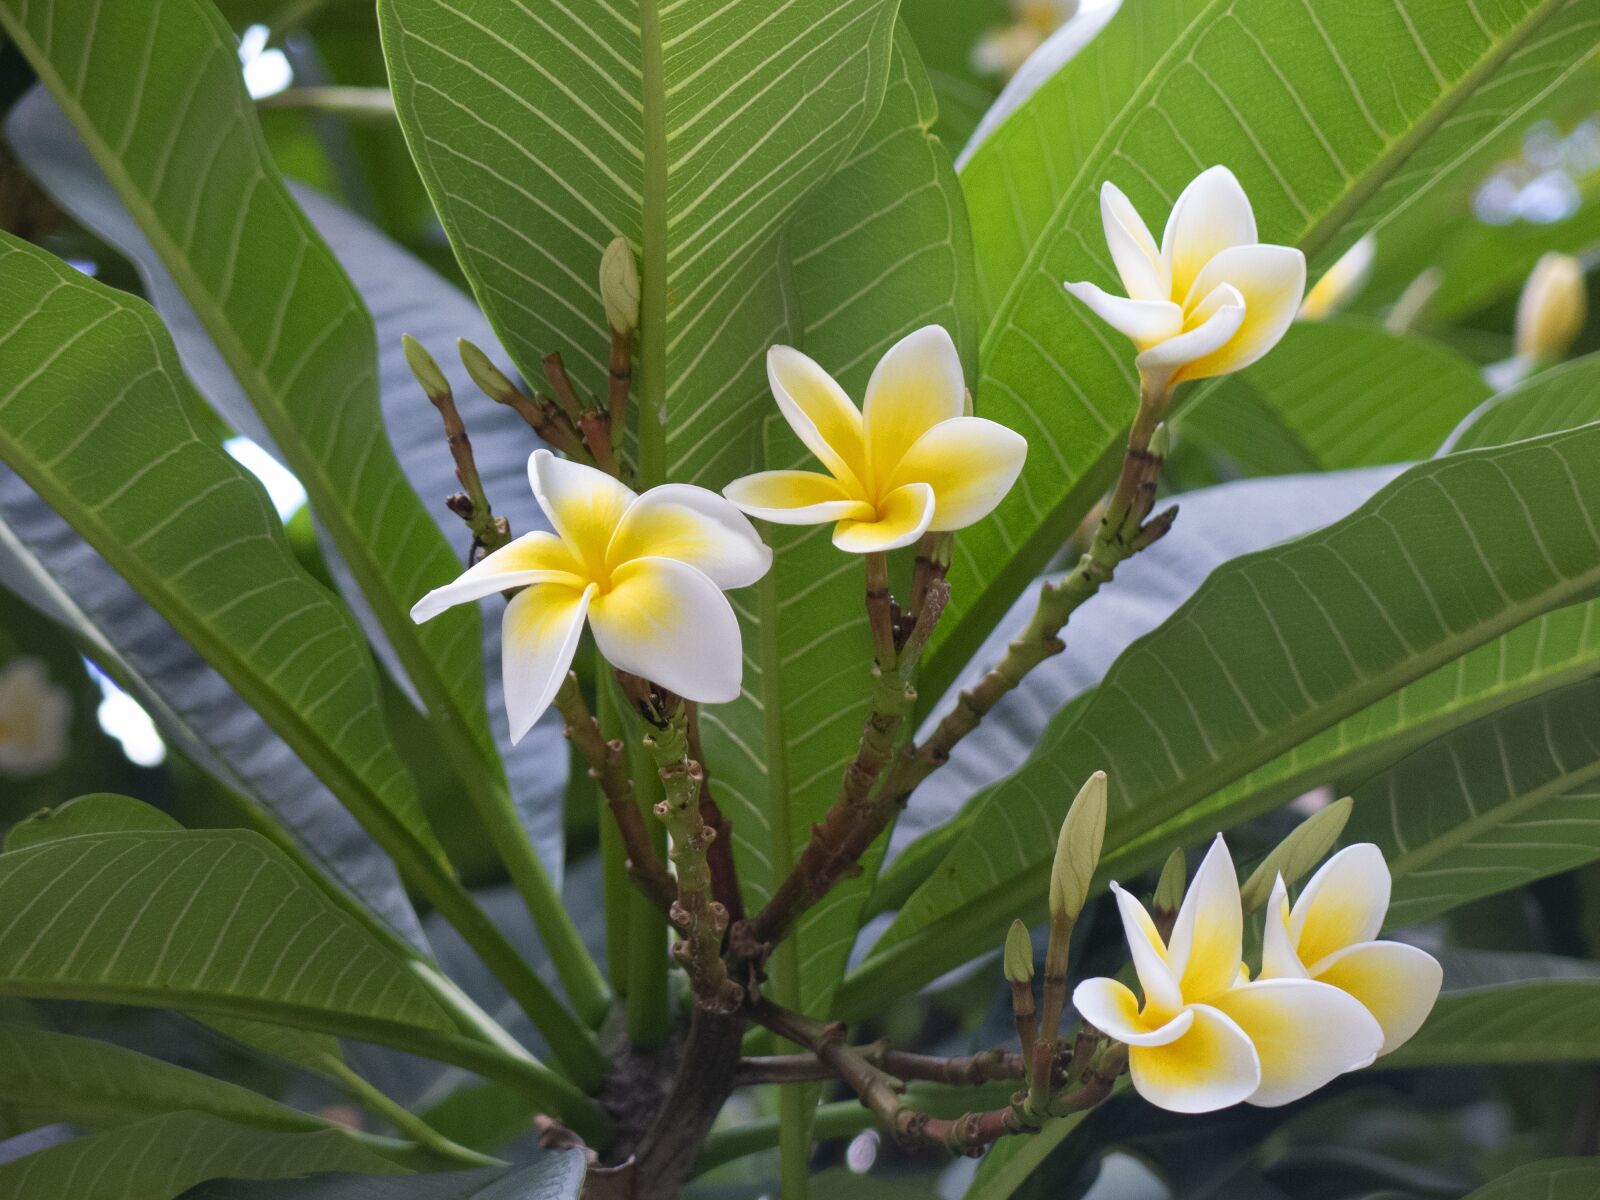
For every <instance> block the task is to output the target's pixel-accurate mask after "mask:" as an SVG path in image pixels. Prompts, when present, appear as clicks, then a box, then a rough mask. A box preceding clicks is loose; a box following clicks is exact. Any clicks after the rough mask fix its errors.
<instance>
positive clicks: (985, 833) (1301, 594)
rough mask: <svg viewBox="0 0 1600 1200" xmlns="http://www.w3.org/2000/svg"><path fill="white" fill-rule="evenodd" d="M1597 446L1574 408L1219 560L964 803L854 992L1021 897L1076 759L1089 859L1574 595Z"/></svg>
mask: <svg viewBox="0 0 1600 1200" xmlns="http://www.w3.org/2000/svg"><path fill="white" fill-rule="evenodd" d="M1597 453H1600V425H1591V426H1585V427H1584V428H1582V429H1579V430H1575V431H1570V432H1565V433H1558V434H1552V435H1548V436H1546V437H1542V438H1538V439H1534V440H1531V441H1526V442H1519V443H1516V444H1514V445H1512V446H1507V447H1503V448H1500V449H1495V450H1484V451H1475V452H1472V453H1468V454H1461V455H1453V456H1450V457H1448V458H1444V459H1439V460H1435V461H1433V462H1429V463H1424V464H1422V465H1420V466H1417V467H1414V468H1412V469H1411V470H1409V471H1407V472H1406V473H1405V474H1403V475H1402V476H1400V478H1399V479H1397V480H1396V481H1395V482H1394V483H1392V484H1390V485H1389V486H1388V487H1386V488H1384V489H1383V490H1382V491H1381V492H1379V493H1378V495H1377V496H1375V497H1374V498H1373V499H1372V500H1371V501H1369V502H1368V503H1367V504H1365V505H1364V506H1363V507H1362V508H1361V509H1360V510H1358V511H1357V512H1356V513H1354V514H1353V515H1351V516H1350V517H1348V518H1346V519H1344V520H1342V521H1339V522H1337V523H1336V524H1334V525H1332V526H1330V527H1328V528H1327V529H1324V530H1321V531H1319V532H1317V533H1313V534H1310V535H1308V536H1306V537H1303V538H1301V539H1299V540H1298V541H1295V542H1291V543H1289V544H1288V545H1285V546H1281V547H1277V548H1274V549H1271V550H1266V551H1263V552H1260V553H1257V554H1251V555H1246V556H1244V557H1242V558H1239V559H1235V560H1234V561H1232V562H1231V563H1229V564H1227V565H1225V566H1223V567H1221V568H1219V569H1218V570H1217V571H1216V572H1215V573H1214V574H1213V575H1212V576H1211V577H1210V578H1209V579H1208V580H1207V581H1206V583H1205V584H1204V585H1203V586H1202V587H1201V588H1200V590H1199V591H1198V592H1196V593H1195V595H1194V596H1193V598H1192V599H1190V600H1189V601H1188V602H1187V603H1186V604H1185V605H1184V606H1183V607H1182V608H1180V609H1179V610H1178V612H1177V613H1175V614H1174V615H1173V616H1172V617H1171V618H1170V619H1169V620H1168V621H1167V622H1166V623H1165V624H1163V625H1162V626H1161V627H1160V628H1159V629H1157V630H1156V631H1155V632H1154V633H1152V634H1150V635H1149V636H1147V637H1145V638H1143V639H1141V640H1140V641H1139V642H1136V643H1135V644H1134V645H1133V646H1131V647H1130V648H1129V649H1128V650H1127V652H1125V653H1124V654H1123V656H1122V657H1121V658H1120V659H1119V660H1118V661H1117V664H1116V665H1115V666H1114V667H1113V668H1112V670H1111V672H1110V673H1109V674H1108V675H1107V676H1106V678H1105V680H1104V682H1103V683H1102V684H1101V685H1100V688H1099V690H1098V691H1097V692H1096V693H1095V695H1094V697H1093V699H1092V700H1090V701H1089V703H1088V704H1087V705H1086V706H1084V708H1083V709H1082V710H1081V711H1080V712H1079V713H1078V714H1077V715H1076V717H1075V719H1073V720H1071V721H1070V722H1068V723H1064V724H1056V725H1054V726H1052V728H1051V729H1050V730H1049V731H1048V732H1047V733H1046V735H1045V737H1044V738H1043V739H1042V741H1041V742H1040V745H1039V747H1038V750H1037V752H1036V753H1035V755H1034V756H1033V758H1032V759H1031V760H1030V761H1029V762H1028V763H1027V764H1026V765H1025V766H1024V767H1023V768H1022V769H1021V770H1019V771H1018V772H1017V773H1016V774H1015V775H1013V776H1012V777H1011V778H1010V779H1008V780H1006V781H1004V782H1002V783H1001V784H1000V785H998V786H997V787H994V788H991V789H990V790H989V791H988V792H987V793H986V794H985V795H984V796H982V797H980V798H979V799H978V800H976V801H974V802H975V803H981V804H984V805H985V807H984V809H983V811H982V813H981V814H980V815H979V817H978V818H977V820H978V826H977V827H976V828H975V829H974V832H973V834H972V836H971V837H969V838H967V839H965V840H963V841H962V842H961V843H960V844H959V845H958V846H956V847H955V849H954V850H953V851H952V852H951V854H950V855H949V856H948V857H947V858H946V860H945V861H944V862H943V863H942V864H941V865H940V867H939V869H938V870H937V871H936V872H935V873H934V875H933V876H932V878H931V879H930V880H929V881H928V883H926V884H925V885H924V886H923V887H922V888H921V889H920V890H919V891H918V892H917V893H916V895H914V896H913V897H912V899H911V900H910V901H909V902H908V903H907V904H906V906H905V907H904V908H903V909H902V910H901V913H900V916H899V918H898V920H897V921H896V923H895V925H894V926H893V927H891V929H890V931H889V933H888V934H886V935H885V938H884V940H883V942H881V943H880V947H879V948H878V949H876V950H875V951H874V956H873V957H874V958H875V959H876V960H877V962H876V965H875V966H873V965H869V966H867V967H866V968H864V969H863V971H861V972H859V973H858V975H857V977H856V979H857V981H858V982H857V983H856V986H857V987H858V988H859V989H862V990H859V991H857V993H856V994H857V996H861V997H864V996H865V995H870V994H871V992H870V991H867V990H866V989H868V988H869V987H872V986H878V987H881V975H880V974H879V973H880V972H882V971H884V970H886V969H893V970H895V971H911V972H912V973H914V974H915V975H917V976H919V977H922V978H927V977H929V975H928V974H927V973H928V972H932V973H937V971H938V970H940V969H942V968H943V967H948V966H950V965H953V963H954V962H955V961H958V960H959V956H960V955H961V954H962V953H963V952H964V951H965V950H966V949H967V948H968V947H969V946H970V945H972V944H973V939H974V938H979V939H981V938H985V937H991V936H992V937H993V938H994V939H995V941H996V943H997V942H998V938H999V932H1000V930H1002V929H1003V927H1004V924H1005V922H1006V921H1007V920H1009V919H1010V918H1011V917H1012V916H1015V915H1017V914H1018V911H1019V910H1021V911H1023V912H1028V911H1032V910H1033V909H1034V908H1035V907H1037V906H1038V904H1039V902H1040V901H1041V900H1042V897H1043V895H1044V891H1045V883H1046V875H1047V872H1048V865H1049V861H1050V855H1051V852H1052V849H1053V846H1054V835H1055V831H1056V829H1057V826H1058V825H1059V822H1060V820H1061V817H1062V816H1063V814H1064V812H1065V809H1066V805H1067V803H1068V801H1069V800H1070V798H1071V797H1072V795H1073V794H1074V792H1075V790H1076V788H1077V787H1078V786H1079V784H1080V783H1081V781H1082V780H1083V779H1085V778H1087V777H1088V776H1089V775H1090V773H1092V772H1093V771H1095V770H1097V769H1105V770H1107V771H1108V772H1109V774H1110V777H1111V788H1112V791H1111V814H1110V823H1109V826H1108V829H1107V860H1108V861H1107V863H1106V864H1104V865H1105V866H1106V867H1107V868H1109V867H1110V866H1111V865H1112V864H1114V863H1115V858H1114V855H1115V852H1116V851H1117V850H1118V849H1120V848H1121V847H1123V846H1126V845H1128V844H1129V843H1130V842H1131V841H1132V840H1133V839H1135V838H1137V837H1139V836H1140V835H1142V834H1144V833H1147V832H1148V831H1150V830H1151V829H1154V828H1156V827H1157V826H1159V825H1160V824H1162V823H1163V822H1165V821H1168V820H1170V819H1171V818H1173V817H1174V816H1176V815H1178V814H1179V813H1180V812H1182V811H1183V810H1184V809H1185V808H1186V807H1187V806H1189V805H1190V804H1193V803H1194V802H1196V801H1198V800H1201V799H1203V798H1204V797H1205V796H1207V795H1209V794H1210V793H1211V792H1213V791H1215V790H1216V789H1217V788H1219V787H1221V786H1224V785H1226V784H1228V783H1230V782H1232V781H1233V780H1234V779H1237V778H1238V777H1240V776H1241V775H1243V774H1244V773H1245V772H1247V771H1249V770H1251V769H1253V768H1255V767H1257V766H1259V765H1261V764H1263V763H1265V762H1268V761H1270V760H1271V759H1272V758H1274V757H1276V756H1277V755H1280V754H1282V753H1284V752H1285V751H1287V750H1289V749H1291V748H1293V747H1294V746H1296V745H1298V744H1299V743H1300V742H1302V741H1304V740H1305V739H1306V738H1308V737H1310V736H1312V735H1314V734H1316V733H1318V732H1319V731H1321V730H1323V729H1326V728H1328V727H1329V726H1331V725H1332V724H1334V723H1335V722H1337V721H1339V720H1341V719H1343V718H1344V717H1346V716H1349V715H1350V714H1352V713H1355V712H1358V711H1360V710H1361V709H1363V708H1365V707H1366V706H1367V705H1369V704H1371V703H1373V702H1374V701H1376V700H1379V699H1381V698H1382V697H1383V696H1385V695H1388V694H1389V693H1391V692H1393V691H1395V690H1396V689H1398V688H1400V687H1403V686H1404V685H1405V684H1407V683H1410V682H1411V681H1413V680H1415V679H1418V678H1420V677H1422V676H1423V675H1426V674H1427V673H1429V672H1430V671H1433V670H1435V669H1437V668H1439V667H1441V666H1443V665H1444V664H1446V663H1448V662H1450V661H1452V660H1454V659H1456V658H1458V657H1460V656H1461V655H1462V654H1465V653H1467V652H1468V651H1470V650H1472V649H1473V648H1475V647H1477V646H1479V645H1482V644H1484V643H1485V642H1487V641H1490V640H1492V639H1493V638H1496V637H1498V636H1500V635H1501V634H1504V633H1506V632H1508V631H1509V630H1511V629H1514V628H1515V627H1516V626H1518V625H1520V624H1522V623H1523V622H1525V621H1528V620H1530V619H1532V618H1534V617H1537V616H1538V615H1540V614H1541V613H1543V612H1547V611H1549V610H1551V609H1554V608H1558V607H1560V606H1562V605H1565V604H1569V603H1571V602H1573V601H1576V600H1580V599H1583V598H1585V597H1586V596H1588V595H1589V594H1591V593H1592V592H1593V590H1594V588H1595V587H1596V585H1597V584H1600V555H1597V553H1596V551H1597V549H1600V537H1597V534H1596V532H1595V531H1596V528H1597V526H1600V522H1597V519H1596V518H1597V515H1600V477H1597V476H1596V475H1595V473H1594V472H1593V471H1591V470H1588V469H1587V466H1586V464H1587V463H1589V462H1591V461H1592V456H1593V455H1595V454H1597ZM957 927H959V928H960V929H961V930H962V936H961V937H956V936H953V933H954V930H955V929H956V928H957ZM980 944H981V943H980ZM885 952H887V953H885ZM891 961H897V962H898V963H899V965H898V966H895V967H892V968H890V967H887V964H889V963H890V962H891ZM869 963H870V960H869ZM875 977H877V978H878V980H879V982H878V983H876V984H875V983H873V982H872V981H873V980H874V978H875ZM857 1002H858V1003H859V1002H862V1001H861V1000H858V1001H857Z"/></svg>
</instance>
